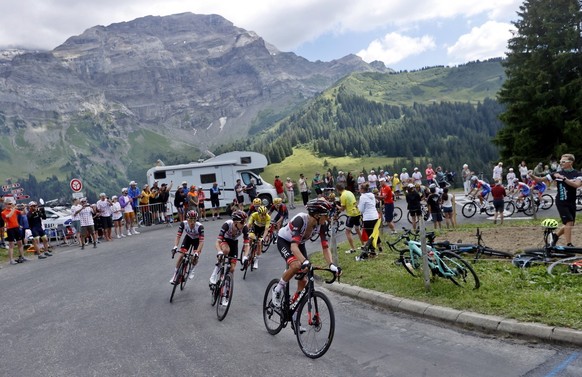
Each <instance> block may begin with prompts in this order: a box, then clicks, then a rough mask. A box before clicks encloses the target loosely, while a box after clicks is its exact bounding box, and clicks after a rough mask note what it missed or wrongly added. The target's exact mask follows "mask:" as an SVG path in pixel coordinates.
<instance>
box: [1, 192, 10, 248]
mask: <svg viewBox="0 0 582 377" xmlns="http://www.w3.org/2000/svg"><path fill="white" fill-rule="evenodd" d="M3 204H4V196H3V195H0V213H2V211H3V210H4V207H3ZM0 247H2V248H4V249H6V248H8V246H7V245H6V243H5V242H4V219H3V218H2V216H0Z"/></svg>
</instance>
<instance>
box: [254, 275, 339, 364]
mask: <svg viewBox="0 0 582 377" xmlns="http://www.w3.org/2000/svg"><path fill="white" fill-rule="evenodd" d="M315 271H325V272H329V273H331V274H332V276H333V277H332V278H331V279H330V280H325V282H326V283H328V284H331V283H333V282H334V281H335V279H336V275H335V273H334V272H333V271H332V270H330V269H328V268H320V267H315V266H312V265H309V266H308V267H307V270H306V271H304V272H300V273H299V274H298V276H296V278H299V279H301V278H302V277H303V276H302V274H306V275H307V285H306V286H305V288H304V289H303V290H302V291H301V292H300V293H299V294H298V295H297V297H295V296H294V297H293V298H291V297H290V295H289V284H287V285H286V286H285V289H284V295H283V298H282V299H281V306H280V307H275V305H274V304H273V302H272V301H271V297H272V291H273V288H274V287H275V286H276V285H277V284H278V283H279V279H273V280H271V282H270V283H269V284H268V285H267V290H266V291H265V296H264V298H263V320H264V322H265V327H266V328H267V332H268V333H269V334H271V335H276V334H278V333H279V332H280V331H281V330H282V329H283V328H284V327H286V326H287V324H288V323H290V324H291V329H292V330H293V332H294V333H295V336H296V337H297V343H299V348H301V351H302V352H303V353H304V354H305V356H307V357H309V358H312V359H317V358H319V357H321V356H323V355H324V354H325V353H326V352H327V350H328V349H329V347H330V346H331V342H332V341H333V336H334V332H335V315H334V311H333V307H332V305H331V301H330V300H329V299H328V298H327V296H326V295H325V294H324V293H322V292H320V291H317V290H315V274H314V272H315Z"/></svg>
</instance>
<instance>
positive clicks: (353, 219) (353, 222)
mask: <svg viewBox="0 0 582 377" xmlns="http://www.w3.org/2000/svg"><path fill="white" fill-rule="evenodd" d="M360 219H361V216H360V215H358V216H348V220H347V221H346V228H348V229H352V228H353V227H355V226H357V227H360V226H362V225H361V222H360Z"/></svg>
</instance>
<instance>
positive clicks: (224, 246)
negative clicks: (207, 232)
mask: <svg viewBox="0 0 582 377" xmlns="http://www.w3.org/2000/svg"><path fill="white" fill-rule="evenodd" d="M247 218H248V216H247V214H246V213H244V212H243V211H234V212H233V214H232V219H230V220H226V221H225V222H224V224H222V227H221V228H220V231H219V233H218V238H217V239H216V259H217V260H220V258H221V256H222V255H225V256H227V257H229V256H230V257H232V258H235V259H232V261H231V262H230V272H231V273H232V274H234V268H235V267H236V258H238V238H239V237H240V236H241V235H242V236H243V242H244V246H243V248H244V250H243V252H244V253H245V254H248V252H249V227H248V226H247V224H246V220H247ZM219 271H220V265H219V264H218V263H216V266H215V267H214V271H212V275H211V276H210V285H214V284H216V281H217V280H218V273H219Z"/></svg>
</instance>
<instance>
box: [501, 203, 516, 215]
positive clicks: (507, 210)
mask: <svg viewBox="0 0 582 377" xmlns="http://www.w3.org/2000/svg"><path fill="white" fill-rule="evenodd" d="M514 213H515V204H513V202H505V203H504V205H503V216H505V217H511V215H513V214H514Z"/></svg>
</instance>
